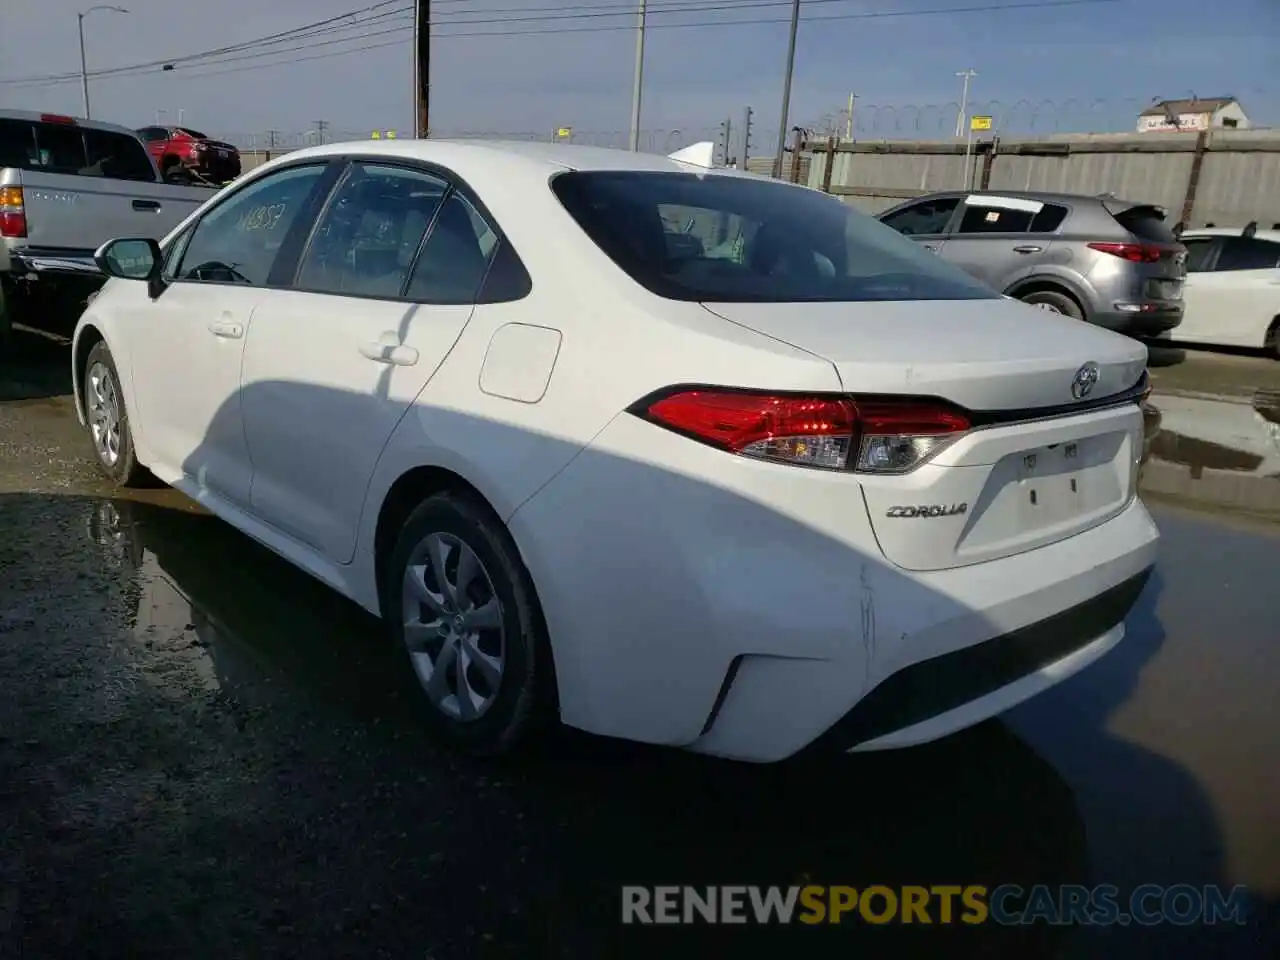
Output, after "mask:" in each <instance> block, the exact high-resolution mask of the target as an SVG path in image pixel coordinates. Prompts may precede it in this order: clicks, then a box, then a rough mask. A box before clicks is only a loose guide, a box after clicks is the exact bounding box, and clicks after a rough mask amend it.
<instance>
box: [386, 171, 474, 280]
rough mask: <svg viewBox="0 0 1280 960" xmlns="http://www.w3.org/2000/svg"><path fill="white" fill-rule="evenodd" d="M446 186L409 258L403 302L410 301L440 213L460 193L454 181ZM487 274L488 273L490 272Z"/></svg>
mask: <svg viewBox="0 0 1280 960" xmlns="http://www.w3.org/2000/svg"><path fill="white" fill-rule="evenodd" d="M445 184H446V186H445V189H444V194H443V195H442V196H441V197H440V202H439V203H438V204H436V208H435V210H434V211H432V213H431V220H430V221H428V223H427V225H426V228H425V229H424V230H423V231H422V236H420V237H419V238H418V246H417V249H415V250H414V251H413V256H412V257H410V258H409V269H408V270H406V271H405V273H404V281H403V282H402V283H401V284H400V293H399V294H398V298H399V299H401V300H408V299H409V287H410V286H412V285H413V275H414V274H415V273H417V271H418V261H420V260H421V259H422V251H423V250H425V249H426V248H427V241H428V240H429V239H431V234H432V232H434V231H435V228H436V224H437V223H439V222H440V213H441V211H443V210H444V205H445V204H446V203H448V202H449V201H450V200H451V199H452V198H453V195H454V194H455V193H457V192H458V188H457V185H456V184H454V182H453V181H452V180H446V181H445ZM486 222H487V221H486ZM485 272H486V273H487V272H488V270H486V271H485Z"/></svg>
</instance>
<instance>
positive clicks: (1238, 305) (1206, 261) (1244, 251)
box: [1167, 227, 1280, 358]
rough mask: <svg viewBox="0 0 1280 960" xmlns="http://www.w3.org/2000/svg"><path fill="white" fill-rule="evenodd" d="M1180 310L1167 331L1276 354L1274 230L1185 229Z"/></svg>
mask: <svg viewBox="0 0 1280 960" xmlns="http://www.w3.org/2000/svg"><path fill="white" fill-rule="evenodd" d="M1180 239H1181V240H1182V242H1183V244H1185V245H1186V248H1187V282H1186V285H1185V286H1184V287H1183V297H1184V298H1185V301H1186V312H1185V313H1184V314H1183V317H1182V323H1181V324H1180V325H1179V326H1178V327H1177V329H1175V330H1170V331H1168V334H1167V336H1168V337H1170V338H1172V339H1175V340H1178V341H1186V342H1189V343H1210V344H1214V345H1218V346H1234V347H1253V348H1258V347H1261V348H1263V349H1265V350H1267V351H1268V352H1270V353H1271V355H1272V356H1274V357H1277V358H1280V230H1257V229H1254V228H1253V227H1246V228H1245V229H1244V230H1243V231H1242V230H1239V229H1232V228H1226V227H1212V228H1206V229H1203V230H1187V231H1186V232H1184V233H1183V234H1182V236H1181V238H1180Z"/></svg>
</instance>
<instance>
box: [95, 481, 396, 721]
mask: <svg viewBox="0 0 1280 960" xmlns="http://www.w3.org/2000/svg"><path fill="white" fill-rule="evenodd" d="M87 526H88V535H89V538H90V539H91V540H93V541H94V542H95V543H97V544H98V545H99V546H101V547H102V548H103V549H104V550H106V551H107V552H108V554H109V555H110V556H111V557H112V559H113V561H114V562H115V563H118V564H119V565H120V568H121V570H122V572H123V574H124V575H125V576H126V577H127V579H128V581H129V583H128V586H127V592H128V593H130V594H132V595H133V596H135V597H136V602H137V610H136V613H135V614H134V616H133V618H132V620H133V624H134V628H133V640H134V642H135V645H136V646H137V647H138V648H140V649H139V650H135V656H136V657H139V658H140V659H141V660H142V661H145V662H146V667H145V669H144V670H143V671H142V672H143V673H144V674H145V675H146V676H147V678H148V679H149V681H150V682H151V683H152V684H154V685H156V686H157V687H159V688H161V689H162V690H163V689H164V688H168V690H169V693H170V695H171V696H173V697H182V696H189V695H190V694H191V693H192V692H194V691H196V690H201V691H205V692H213V691H217V690H220V689H221V688H223V687H227V688H232V689H235V690H237V691H238V695H239V696H242V697H243V696H244V695H245V694H246V692H247V691H249V690H255V689H257V688H258V687H261V686H262V685H263V678H266V679H267V680H268V681H270V679H271V678H272V677H278V676H283V677H286V678H288V679H290V680H292V681H294V682H295V683H301V685H302V686H304V687H306V688H309V689H311V690H314V691H317V692H321V693H325V694H329V695H332V696H335V697H336V698H337V699H338V700H340V701H341V702H342V704H343V706H344V707H348V708H352V709H354V710H356V711H357V712H362V713H364V714H366V715H368V714H372V715H374V716H382V715H384V714H386V713H388V712H394V711H395V710H396V708H397V706H398V705H403V704H405V703H406V700H407V699H409V698H406V697H405V694H406V693H416V691H414V690H413V689H412V688H411V687H410V686H409V685H408V684H407V682H405V681H404V678H403V676H402V675H401V674H402V671H401V670H399V669H398V668H399V667H400V664H399V663H398V662H397V661H396V658H395V657H394V651H393V650H391V649H390V647H389V645H388V644H386V642H385V641H384V639H383V634H382V632H381V629H380V626H379V624H378V622H377V621H376V620H375V619H374V618H372V617H370V616H368V615H367V614H365V613H364V612H363V611H362V610H360V609H358V608H357V607H355V606H354V605H353V604H350V603H348V602H347V601H346V600H344V599H343V598H342V597H340V596H338V595H337V594H335V593H334V592H333V591H331V590H329V589H328V588H327V587H325V586H323V585H322V584H320V583H318V582H316V581H315V580H313V579H312V578H310V577H308V576H306V575H305V574H303V573H301V572H300V571H298V570H296V569H294V568H293V567H291V566H289V565H287V564H285V563H284V562H283V561H280V560H278V559H277V558H276V557H275V556H274V555H272V554H270V553H269V552H268V551H267V550H266V549H265V548H264V547H261V546H260V545H258V544H257V543H254V542H253V541H251V540H249V539H247V538H245V537H244V536H242V535H241V534H239V533H238V532H236V531H235V530H233V529H232V528H231V527H230V526H228V525H227V524H224V523H222V522H221V521H220V520H217V519H216V518H214V517H211V516H209V515H207V514H203V513H194V512H188V511H180V510H173V509H168V508H164V507H158V506H154V505H151V504H146V503H136V502H132V501H128V500H116V501H111V500H105V501H101V502H98V503H96V504H95V505H94V507H93V508H92V510H91V512H90V515H89V520H88V521H87Z"/></svg>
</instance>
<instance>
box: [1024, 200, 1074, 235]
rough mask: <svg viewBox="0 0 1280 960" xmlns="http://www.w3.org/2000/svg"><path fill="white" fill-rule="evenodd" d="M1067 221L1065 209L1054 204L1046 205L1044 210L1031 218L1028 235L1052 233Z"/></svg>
mask: <svg viewBox="0 0 1280 960" xmlns="http://www.w3.org/2000/svg"><path fill="white" fill-rule="evenodd" d="M1065 219H1067V208H1066V207H1064V206H1061V205H1059V204H1056V203H1046V204H1045V205H1044V209H1043V210H1041V211H1040V212H1039V213H1037V214H1036V215H1035V216H1034V217H1032V218H1031V226H1030V227H1029V228H1028V232H1029V233H1053V231H1055V230H1057V229H1058V228H1059V227H1060V226H1062V221H1063V220H1065Z"/></svg>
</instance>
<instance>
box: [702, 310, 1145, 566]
mask: <svg viewBox="0 0 1280 960" xmlns="http://www.w3.org/2000/svg"><path fill="white" fill-rule="evenodd" d="M705 306H706V307H707V309H709V310H711V311H713V312H714V313H717V314H719V315H721V316H723V317H725V318H726V319H728V320H731V321H733V322H735V323H738V324H740V325H742V326H745V327H749V328H751V329H754V330H756V331H758V332H760V333H763V334H766V335H768V336H770V337H774V338H776V339H779V340H784V341H786V342H788V343H790V344H792V345H794V346H797V347H800V348H802V349H805V350H808V351H810V352H811V353H814V354H816V355H818V356H821V357H824V358H825V359H828V360H830V361H831V363H832V364H833V365H834V366H835V368H836V370H837V372H838V373H839V376H840V379H841V382H842V383H843V385H844V388H845V390H846V391H847V392H848V393H850V394H853V395H855V396H856V395H859V394H878V395H885V394H897V395H902V396H912V397H938V398H941V399H944V400H948V401H950V402H952V403H954V404H957V405H959V406H961V407H964V408H965V409H966V410H969V411H971V412H974V413H975V414H980V415H975V416H974V418H973V419H974V421H975V427H974V429H971V430H969V431H968V432H967V433H965V434H963V435H961V436H960V437H959V438H958V439H956V440H955V442H954V443H952V444H951V445H950V446H949V447H947V448H946V449H944V450H943V451H942V452H941V453H940V454H939V455H937V456H936V457H934V458H933V459H932V460H930V461H928V462H926V463H924V464H922V465H921V466H919V467H917V468H916V469H914V470H912V471H911V472H909V473H906V474H902V475H891V474H865V473H860V474H857V480H858V483H859V484H860V486H861V493H862V499H863V503H864V505H865V509H866V511H867V515H868V518H869V520H870V523H871V526H872V529H873V531H874V532H875V536H876V539H877V540H878V541H879V544H880V548H881V550H882V551H883V552H884V554H885V556H886V558H887V559H889V560H890V561H891V562H893V563H894V564H896V565H898V566H900V567H903V568H905V569H909V570H918V571H928V570H941V569H947V568H950V567H957V566H964V565H967V564H971V563H980V562H983V561H986V560H994V559H998V558H1000V557H1006V556H1011V555H1014V554H1018V553H1022V552H1025V551H1027V550H1032V549H1035V548H1036V547H1039V546H1043V545H1045V544H1048V543H1053V542H1055V541H1058V540H1063V539H1066V538H1067V537H1070V536H1073V535H1075V534H1077V533H1080V532H1082V531H1084V530H1088V529H1090V528H1091V527H1095V526H1097V525H1099V524H1101V523H1104V522H1106V521H1107V520H1109V519H1111V518H1112V517H1114V516H1116V515H1117V514H1118V513H1120V512H1121V511H1122V510H1124V509H1125V507H1126V506H1128V504H1129V503H1130V502H1131V501H1132V499H1133V497H1134V495H1135V491H1136V479H1137V463H1138V459H1139V458H1140V456H1141V452H1142V430H1143V426H1142V414H1141V411H1140V409H1139V407H1138V404H1137V403H1128V404H1125V405H1121V406H1112V407H1104V408H1102V409H1097V408H1095V409H1083V410H1081V409H1078V408H1077V409H1072V407H1071V405H1073V404H1079V403H1080V402H1081V401H1080V398H1078V397H1076V396H1074V394H1073V391H1072V383H1073V381H1074V380H1075V378H1076V375H1077V373H1078V371H1080V370H1081V369H1082V368H1083V367H1085V366H1086V365H1088V364H1092V365H1094V366H1096V369H1097V373H1098V379H1097V382H1096V384H1094V385H1093V387H1092V389H1091V390H1090V391H1089V392H1088V394H1087V397H1086V400H1088V401H1091V400H1097V399H1102V398H1105V397H1107V396H1111V395H1115V394H1123V393H1124V392H1125V391H1127V390H1129V389H1130V388H1132V387H1133V386H1134V385H1135V384H1136V383H1138V382H1139V381H1140V380H1141V378H1142V374H1143V371H1144V370H1145V367H1146V348H1145V347H1143V346H1142V345H1141V344H1139V343H1137V342H1136V341H1133V340H1130V339H1128V338H1127V337H1121V336H1119V335H1117V334H1113V333H1110V332H1108V331H1105V330H1102V329H1100V328H1097V327H1091V326H1089V325H1088V324H1084V323H1081V322H1079V321H1077V320H1071V319H1069V318H1065V317H1061V316H1058V315H1056V314H1050V313H1046V312H1044V311H1040V310H1036V309H1035V308H1033V307H1028V306H1026V305H1025V304H1021V303H1018V302H1015V301H1011V300H1007V299H999V300H967V301H946V302H931V303H922V302H919V301H915V302H906V301H903V302H889V303H861V304H856V303H800V304H757V303H729V304H720V303H717V304H706V305H705ZM1064 407H1065V408H1066V409H1065V410H1064V409H1063V408H1064Z"/></svg>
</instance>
